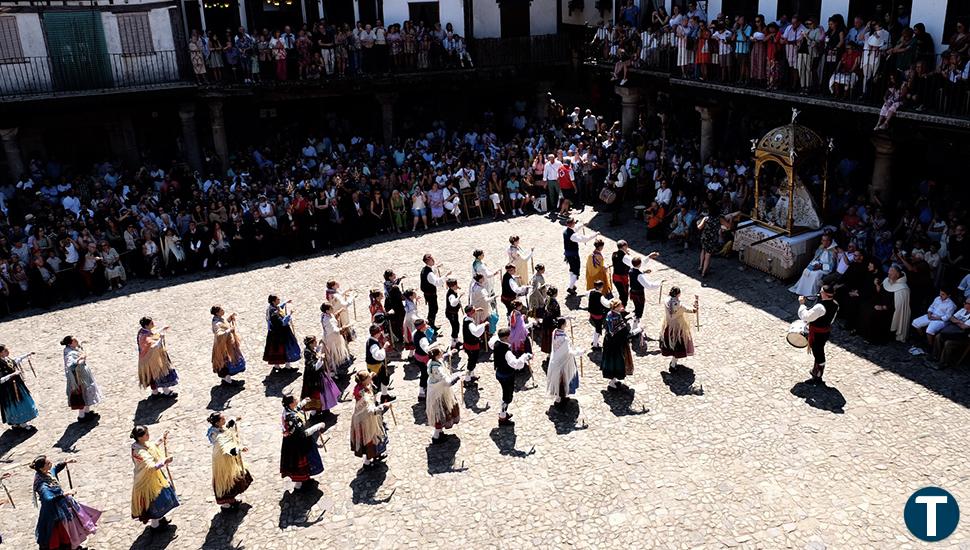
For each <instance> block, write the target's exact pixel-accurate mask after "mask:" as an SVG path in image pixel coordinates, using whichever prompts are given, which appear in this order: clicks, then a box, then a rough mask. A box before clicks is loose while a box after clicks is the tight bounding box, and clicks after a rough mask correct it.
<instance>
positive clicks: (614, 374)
mask: <svg viewBox="0 0 970 550" xmlns="http://www.w3.org/2000/svg"><path fill="white" fill-rule="evenodd" d="M623 313H624V311H623V302H620V300H618V299H616V298H613V299H612V300H610V311H609V313H607V314H606V319H605V320H604V323H603V328H605V329H606V337H605V338H604V339H603V360H602V362H601V363H600V369H601V370H602V371H603V378H606V379H608V380H609V381H610V384H609V389H611V390H612V389H616V388H617V385H618V384H619V381H620V380H623V379H624V378H626V376H627V375H628V374H633V354H632V352H631V351H630V325H629V324H628V323H627V322H626V319H625V318H624V316H623Z"/></svg>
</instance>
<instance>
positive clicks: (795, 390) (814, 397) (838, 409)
mask: <svg viewBox="0 0 970 550" xmlns="http://www.w3.org/2000/svg"><path fill="white" fill-rule="evenodd" d="M791 394H792V395H794V396H795V397H798V398H800V399H804V400H805V403H806V404H807V405H808V406H809V407H813V408H816V409H819V410H821V411H828V412H830V413H834V414H843V413H845V396H843V395H842V392H840V391H839V390H838V389H836V388H834V387H832V386H828V385H826V384H825V383H824V382H823V383H819V384H813V383H812V382H811V381H809V380H806V381H804V382H799V383H797V384H795V385H794V386H793V387H792V389H791Z"/></svg>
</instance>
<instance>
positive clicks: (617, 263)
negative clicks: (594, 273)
mask: <svg viewBox="0 0 970 550" xmlns="http://www.w3.org/2000/svg"><path fill="white" fill-rule="evenodd" d="M612 260H613V286H614V288H616V295H617V298H619V299H620V303H621V304H623V307H624V308H625V307H626V304H627V301H628V300H629V298H630V268H631V267H633V263H632V261H633V260H632V256H630V246H629V245H628V244H627V242H626V241H618V242H617V243H616V252H614V253H613V256H612Z"/></svg>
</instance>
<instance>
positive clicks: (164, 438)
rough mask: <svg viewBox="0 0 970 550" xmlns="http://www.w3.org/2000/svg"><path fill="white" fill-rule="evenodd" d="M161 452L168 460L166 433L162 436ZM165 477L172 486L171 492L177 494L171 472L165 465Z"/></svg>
mask: <svg viewBox="0 0 970 550" xmlns="http://www.w3.org/2000/svg"><path fill="white" fill-rule="evenodd" d="M162 452H164V453H165V458H169V454H168V432H165V435H163V436H162ZM165 476H166V477H167V478H168V482H169V484H170V485H171V486H172V491H173V492H175V493H176V494H177V493H178V489H176V488H175V480H174V479H172V470H171V469H170V468H169V467H168V464H165Z"/></svg>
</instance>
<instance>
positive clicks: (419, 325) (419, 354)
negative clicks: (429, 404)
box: [411, 319, 431, 401]
mask: <svg viewBox="0 0 970 550" xmlns="http://www.w3.org/2000/svg"><path fill="white" fill-rule="evenodd" d="M427 331H428V323H427V322H425V320H424V319H416V320H415V321H414V333H413V334H412V335H411V341H412V342H414V361H415V362H416V363H417V364H418V367H419V368H420V369H421V377H420V379H419V380H418V384H419V386H420V389H418V401H424V398H425V395H426V394H427V390H428V351H430V350H431V340H430V339H428V332H427Z"/></svg>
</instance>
